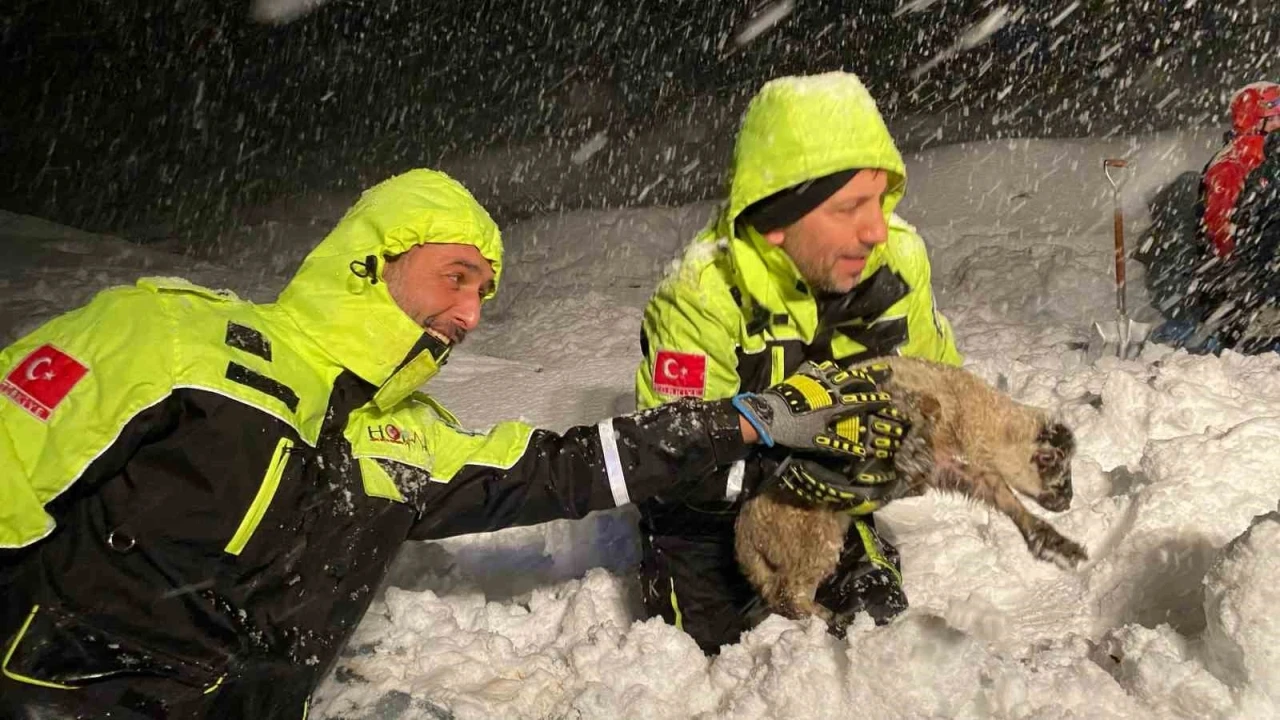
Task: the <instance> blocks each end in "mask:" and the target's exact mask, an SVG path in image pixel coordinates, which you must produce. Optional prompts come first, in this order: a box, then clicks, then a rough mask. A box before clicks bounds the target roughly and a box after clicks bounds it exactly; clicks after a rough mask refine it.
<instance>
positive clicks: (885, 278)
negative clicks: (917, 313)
mask: <svg viewBox="0 0 1280 720" xmlns="http://www.w3.org/2000/svg"><path fill="white" fill-rule="evenodd" d="M909 292H911V286H910V285H908V284H907V281H906V280H904V279H903V278H902V276H901V275H899V274H898V273H897V272H895V271H894V270H892V269H890V268H889V267H887V266H886V267H882V268H880V269H879V270H877V271H875V272H874V273H872V274H871V277H869V278H867V279H866V280H863V281H862V282H860V283H858V285H857V286H856V287H854V288H853V289H852V290H850V291H849V292H847V293H845V294H844V295H841V296H840V297H838V298H833V299H829V300H827V299H824V300H822V301H820V302H819V312H818V317H819V320H818V332H819V333H821V332H822V330H824V329H831V328H836V327H839V326H841V325H845V324H847V323H851V322H856V323H860V324H868V323H870V322H871V321H872V320H874V319H875V318H878V317H880V316H881V315H883V314H884V313H885V311H887V310H888V309H889V308H891V307H893V304H894V303H896V302H898V301H899V300H901V299H903V298H905V297H906V296H907V293H909Z"/></svg>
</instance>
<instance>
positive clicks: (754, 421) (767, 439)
mask: <svg viewBox="0 0 1280 720" xmlns="http://www.w3.org/2000/svg"><path fill="white" fill-rule="evenodd" d="M748 397H754V394H753V393H739V394H737V395H734V396H733V406H734V407H735V408H737V409H738V412H740V413H742V417H744V418H746V419H747V422H749V423H751V427H753V428H755V429H756V434H758V435H759V436H760V442H762V443H764V446H765V447H773V436H772V435H770V434H769V431H768V430H766V429H765V427H764V425H763V424H761V422H760V418H758V417H756V414H755V413H754V412H752V410H751V407H750V406H749V405H747V404H746V403H744V402H742V399H743V398H748Z"/></svg>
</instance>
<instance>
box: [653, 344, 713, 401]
mask: <svg viewBox="0 0 1280 720" xmlns="http://www.w3.org/2000/svg"><path fill="white" fill-rule="evenodd" d="M653 389H654V390H657V391H658V392H659V393H661V394H663V395H674V396H675V397H702V396H703V393H704V392H706V389H707V356H706V355H703V354H702V353H683V352H676V351H674V350H659V351H658V355H657V357H655V358H654V359H653Z"/></svg>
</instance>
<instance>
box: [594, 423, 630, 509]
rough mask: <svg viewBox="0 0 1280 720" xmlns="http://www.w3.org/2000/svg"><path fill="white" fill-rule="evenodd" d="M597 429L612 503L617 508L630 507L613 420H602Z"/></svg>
mask: <svg viewBox="0 0 1280 720" xmlns="http://www.w3.org/2000/svg"><path fill="white" fill-rule="evenodd" d="M599 428H600V448H601V449H602V450H603V451H604V469H605V471H606V472H607V473H609V490H610V492H612V493H613V502H614V504H616V505H618V506H619V507H621V506H623V505H630V504H631V496H630V495H628V494H627V478H626V477H625V476H624V475H623V474H622V458H621V457H619V456H618V436H617V435H616V434H615V433H614V432H613V420H602V421H601V422H600V425H599Z"/></svg>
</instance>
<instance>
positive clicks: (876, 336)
mask: <svg viewBox="0 0 1280 720" xmlns="http://www.w3.org/2000/svg"><path fill="white" fill-rule="evenodd" d="M855 168H877V169H881V170H884V171H886V172H887V173H888V174H889V184H888V190H887V192H886V193H885V196H884V200H883V211H884V214H885V218H886V221H887V223H888V228H889V235H888V240H887V241H886V242H884V243H882V244H880V245H877V246H875V248H874V249H873V250H872V252H871V254H870V257H869V258H868V260H867V264H866V267H865V268H864V270H863V273H862V279H861V281H860V282H859V283H858V285H857V286H856V287H855V288H854V289H853V290H852V291H850V292H849V293H847V294H845V295H842V296H839V297H818V296H816V295H815V293H814V292H813V291H812V290H811V289H810V288H809V286H808V284H807V283H806V282H805V281H804V279H803V278H802V277H801V275H800V272H799V270H798V269H797V268H796V266H795V263H793V262H792V260H791V258H790V256H788V255H787V253H786V252H785V251H783V250H782V249H781V248H780V247H776V246H773V245H770V244H769V243H768V242H767V241H766V240H765V239H764V238H763V237H762V236H761V235H760V234H759V233H758V232H756V231H755V230H754V229H753V228H751V227H750V226H748V225H746V224H744V223H741V222H739V221H738V218H739V216H740V215H741V214H742V212H743V210H745V209H746V208H747V207H749V206H750V205H752V204H753V203H755V202H756V201H758V200H762V199H764V198H766V197H769V196H770V195H773V194H775V193H777V192H779V191H781V190H784V189H786V188H790V187H793V186H795V185H798V184H800V183H803V182H805V181H808V180H812V179H814V178H818V177H822V176H825V175H828V174H830V173H834V172H837V171H841V170H848V169H855ZM905 187H906V167H905V165H904V164H903V161H902V156H901V154H900V153H899V152H898V149H897V147H896V146H895V145H894V143H893V139H892V138H891V137H890V135H889V131H888V128H887V127H886V126H885V124H884V121H883V119H882V118H881V116H880V113H879V111H878V110H877V109H876V106H875V102H874V101H873V100H872V98H871V96H870V94H868V92H867V91H866V89H865V88H864V87H863V86H862V84H861V83H860V82H859V81H858V80H857V78H856V77H854V76H852V75H849V74H846V73H830V74H827V75H820V76H811V77H800V78H782V79H778V80H774V81H771V82H769V83H768V84H766V85H765V87H764V88H763V89H762V90H761V92H760V93H759V94H758V95H757V96H756V98H755V99H753V101H752V103H751V105H750V106H749V107H748V109H747V111H746V113H745V115H744V117H743V121H742V127H741V129H740V132H739V136H738V141H737V145H736V148H735V152H734V162H733V168H732V171H731V178H730V187H729V198H728V202H727V203H725V205H724V206H723V207H722V208H721V209H720V211H719V212H718V213H717V215H716V216H715V217H714V218H712V221H711V223H710V224H709V225H708V227H707V228H706V229H705V230H703V231H702V232H701V233H700V234H699V235H698V236H697V237H696V238H695V239H694V240H693V242H692V243H691V244H690V245H689V247H688V248H687V249H686V251H685V253H684V255H683V257H682V258H681V260H680V261H679V263H678V264H677V266H676V267H674V268H673V269H672V270H671V271H670V272H669V273H668V274H667V276H666V277H665V278H664V279H663V280H662V282H661V284H660V285H659V286H658V288H657V290H656V292H655V293H654V296H653V298H652V299H651V300H650V301H649V304H648V306H647V307H646V309H645V313H644V320H643V325H642V336H641V345H642V350H643V352H644V359H643V360H642V362H641V363H640V366H639V368H638V369H637V371H636V381H635V382H636V405H637V406H638V407H640V408H650V407H655V406H658V405H661V404H663V403H667V402H671V401H672V400H674V399H676V398H677V397H679V396H684V395H687V394H692V395H694V396H696V397H701V398H706V399H719V398H727V397H732V396H733V395H735V394H736V393H739V392H746V391H760V390H763V389H764V388H766V387H768V386H769V385H772V384H774V383H776V382H778V381H780V380H781V379H783V378H784V377H786V376H787V375H789V374H790V373H792V372H793V371H794V370H795V369H796V368H797V367H798V366H799V365H800V364H801V363H803V362H804V361H805V360H836V361H839V362H841V363H850V362H854V361H857V360H861V359H868V358H871V357H875V356H881V355H888V354H900V355H906V356H911V357H921V358H926V359H929V360H934V361H937V362H942V363H947V364H951V365H960V364H961V362H962V359H961V356H960V353H959V352H958V351H957V349H956V344H955V338H954V335H953V333H952V330H951V326H950V324H949V323H948V321H947V320H946V318H945V317H943V316H942V315H941V314H940V313H939V312H938V311H937V309H936V307H935V306H934V299H933V289H932V287H931V277H930V276H931V271H930V265H929V257H928V254H927V252H926V249H925V246H924V242H923V241H922V240H921V239H920V236H919V235H918V234H917V233H916V231H915V229H914V228H913V227H912V226H911V225H909V224H908V223H906V222H905V221H903V220H902V219H901V218H899V217H898V216H897V215H895V214H894V212H893V210H894V208H895V207H896V206H897V204H898V202H899V201H900V200H901V198H902V195H903V192H904V190H905ZM664 353H668V354H664ZM672 353H674V354H678V355H673V354H672ZM660 356H661V360H662V361H664V362H665V361H666V360H667V359H669V358H677V359H678V360H679V362H685V363H689V360H688V358H692V363H691V367H693V368H694V369H695V372H696V370H697V369H703V372H704V373H705V376H704V378H703V382H702V383H701V384H700V389H698V390H697V391H696V392H690V391H689V388H687V387H684V386H677V387H674V388H673V387H670V384H669V383H668V384H667V387H666V388H665V390H666V392H664V383H663V380H664V379H666V378H665V377H664V369H663V367H661V363H660V362H659V361H660ZM678 367H679V365H678V364H670V368H671V369H672V370H675V369H677V368H678ZM686 384H690V385H693V386H694V388H699V384H698V383H696V382H695V383H686ZM735 471H736V472H735V473H734V474H733V476H732V478H733V479H732V481H731V483H730V489H729V495H730V496H729V497H727V498H725V500H726V501H729V502H728V503H726V504H724V506H723V507H722V508H721V509H727V508H728V507H729V505H730V504H732V502H733V501H735V500H736V499H737V497H736V493H737V492H738V491H739V490H740V489H741V488H742V483H743V481H744V480H743V476H742V472H743V468H742V466H739V467H737V468H735ZM750 481H751V478H750V477H748V478H746V482H747V483H748V486H749V485H750ZM661 505H662V504H661V503H658V502H655V501H651V502H649V503H647V504H646V505H645V509H646V514H647V515H649V516H650V519H652V518H653V517H656V514H657V513H659V512H660V511H661ZM704 509H706V508H704ZM665 510H666V511H670V510H671V508H666V509H665ZM649 511H652V512H649ZM676 515H677V516H678V517H673V518H672V519H671V521H670V522H668V523H665V524H664V523H661V522H659V523H657V524H658V525H662V526H663V527H658V528H654V529H655V531H656V532H658V533H659V534H661V533H662V532H665V531H670V532H672V533H673V534H681V533H685V532H688V533H700V532H703V531H704V530H705V531H707V532H721V531H722V530H723V528H712V527H710V526H708V523H710V521H711V517H710V516H707V515H705V514H701V515H700V514H692V515H690V514H681V513H676ZM664 527H665V530H664Z"/></svg>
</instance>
